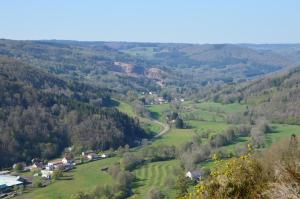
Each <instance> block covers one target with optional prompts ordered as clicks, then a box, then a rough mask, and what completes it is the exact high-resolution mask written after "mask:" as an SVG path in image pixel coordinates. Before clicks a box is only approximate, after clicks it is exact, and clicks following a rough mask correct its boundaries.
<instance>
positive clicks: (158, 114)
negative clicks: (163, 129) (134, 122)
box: [147, 104, 171, 122]
mask: <svg viewBox="0 0 300 199" xmlns="http://www.w3.org/2000/svg"><path fill="white" fill-rule="evenodd" d="M147 108H148V110H149V111H150V112H151V113H152V117H153V118H154V119H156V120H159V121H161V122H165V120H166V119H165V113H166V112H167V111H170V109H171V108H170V104H159V105H150V106H147Z"/></svg>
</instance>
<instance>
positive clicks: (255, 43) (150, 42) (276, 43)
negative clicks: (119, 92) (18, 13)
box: [0, 38, 300, 45]
mask: <svg viewBox="0 0 300 199" xmlns="http://www.w3.org/2000/svg"><path fill="white" fill-rule="evenodd" d="M0 40H10V41H58V42H59V41H62V42H91V43H93V42H94V43H96V42H101V43H104V42H107V43H137V44H138V43H144V44H148V43H149V44H191V45H214V44H217V45H218V44H219V45H222V44H231V45H300V42H274V43H273V42H272V43H267V42H266V43H259V42H252V43H251V42H236V43H235V42H220V43H219V42H215V43H212V42H207V43H206V42H205V43H200V42H199V43H197V42H160V41H126V40H80V39H9V38H0Z"/></svg>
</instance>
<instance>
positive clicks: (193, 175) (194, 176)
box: [185, 170, 205, 181]
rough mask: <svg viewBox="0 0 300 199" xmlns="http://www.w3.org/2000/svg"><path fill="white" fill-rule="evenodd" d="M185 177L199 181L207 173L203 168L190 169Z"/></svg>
mask: <svg viewBox="0 0 300 199" xmlns="http://www.w3.org/2000/svg"><path fill="white" fill-rule="evenodd" d="M185 177H187V178H190V179H191V180H197V181H199V180H201V179H203V178H204V177H205V173H204V172H203V171H201V170H194V171H188V172H186V174H185Z"/></svg>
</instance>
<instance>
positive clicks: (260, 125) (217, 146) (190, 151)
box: [179, 121, 271, 170]
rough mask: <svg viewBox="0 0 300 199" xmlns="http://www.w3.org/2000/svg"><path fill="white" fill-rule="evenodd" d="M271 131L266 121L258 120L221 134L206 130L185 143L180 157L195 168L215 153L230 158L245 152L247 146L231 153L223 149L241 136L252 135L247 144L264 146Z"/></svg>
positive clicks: (184, 163)
mask: <svg viewBox="0 0 300 199" xmlns="http://www.w3.org/2000/svg"><path fill="white" fill-rule="evenodd" d="M269 132H271V127H270V126H269V124H268V123H267V122H266V121H260V122H257V123H256V124H255V125H253V126H250V125H241V126H239V127H230V128H228V129H227V130H225V131H224V132H221V133H219V134H215V133H214V134H212V132H209V131H208V132H204V133H202V134H201V136H200V135H197V136H195V137H194V138H193V140H192V141H190V142H187V143H186V144H185V145H183V147H182V148H181V150H180V152H179V157H180V160H181V163H182V165H183V166H184V167H185V168H186V169H188V170H190V169H194V168H195V167H196V165H197V164H199V163H201V162H204V161H207V160H209V159H211V158H212V155H213V154H215V155H217V156H218V158H230V157H233V156H238V155H241V154H243V153H244V152H245V151H246V147H244V148H243V147H242V148H236V151H235V152H229V153H228V152H226V151H224V150H221V147H223V146H227V145H230V144H233V143H234V142H235V140H236V139H238V138H240V137H250V139H249V141H248V142H247V143H246V144H248V143H251V144H252V145H253V146H254V147H255V148H260V147H264V146H265V136H266V134H267V133H269ZM203 139H206V140H207V142H206V143H203V142H202V140H203ZM246 144H245V146H246Z"/></svg>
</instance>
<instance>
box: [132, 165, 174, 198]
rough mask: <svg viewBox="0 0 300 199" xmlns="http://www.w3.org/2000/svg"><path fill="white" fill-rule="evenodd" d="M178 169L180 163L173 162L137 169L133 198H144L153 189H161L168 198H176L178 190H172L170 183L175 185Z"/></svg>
mask: <svg viewBox="0 0 300 199" xmlns="http://www.w3.org/2000/svg"><path fill="white" fill-rule="evenodd" d="M178 167H179V161H178V160H171V161H162V162H153V163H149V164H146V165H144V166H142V167H140V168H138V169H136V170H135V171H134V173H135V174H136V177H137V182H136V183H135V184H134V189H133V191H134V196H133V197H132V198H144V197H143V196H145V194H146V192H147V191H148V190H150V189H151V188H152V187H157V188H159V189H161V190H162V192H163V193H164V194H165V195H166V196H168V198H175V196H176V190H175V189H173V188H170V187H169V185H168V183H169V184H171V185H172V184H173V183H175V180H176V176H175V171H176V168H178ZM168 181H169V182H168Z"/></svg>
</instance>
